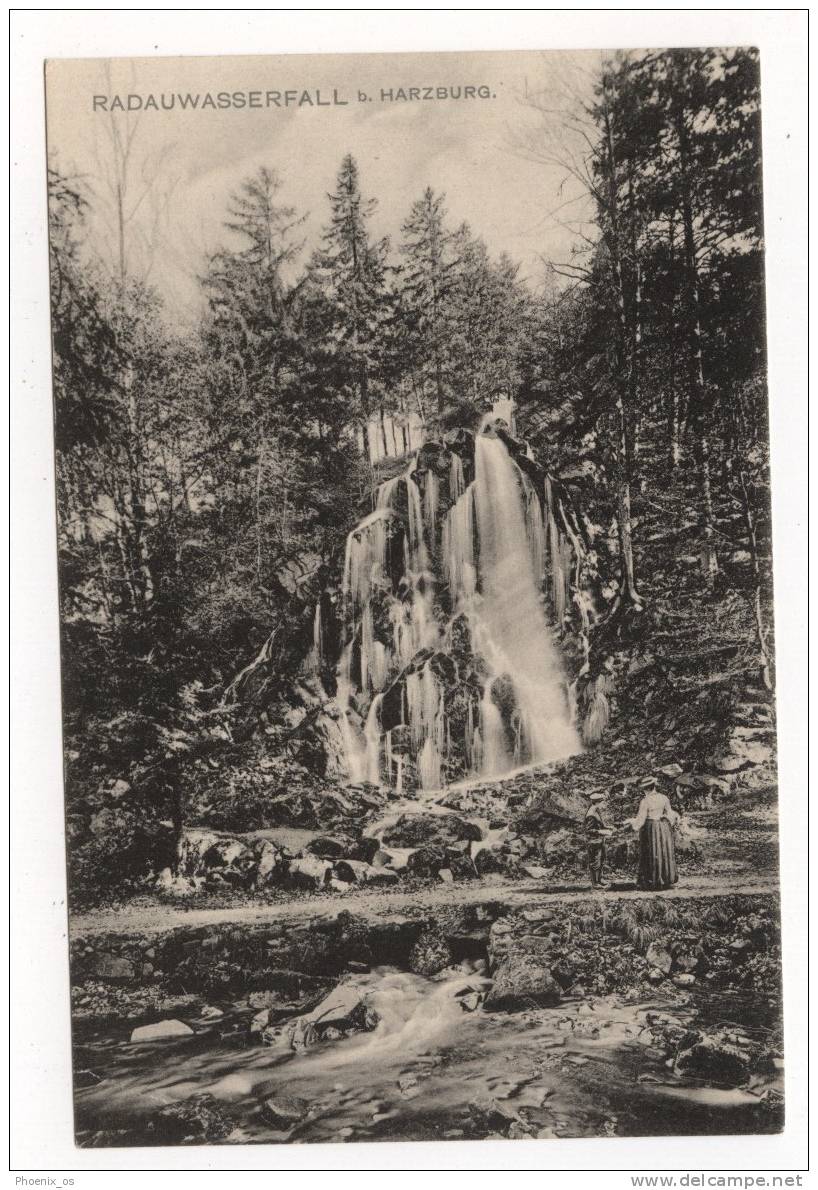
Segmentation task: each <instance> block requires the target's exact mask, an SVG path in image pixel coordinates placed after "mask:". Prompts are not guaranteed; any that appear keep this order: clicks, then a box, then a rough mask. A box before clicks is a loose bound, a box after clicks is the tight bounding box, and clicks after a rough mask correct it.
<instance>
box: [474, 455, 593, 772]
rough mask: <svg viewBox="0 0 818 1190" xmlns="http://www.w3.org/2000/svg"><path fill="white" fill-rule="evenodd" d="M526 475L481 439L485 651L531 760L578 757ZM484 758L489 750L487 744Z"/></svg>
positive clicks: (478, 487)
mask: <svg viewBox="0 0 818 1190" xmlns="http://www.w3.org/2000/svg"><path fill="white" fill-rule="evenodd" d="M523 492H524V488H523V485H522V482H521V473H520V469H519V467H517V465H516V463H515V462H514V460H513V459H512V458H511V455H510V454H509V452H508V450H507V448H506V446H505V445H504V444H503V442H501V441H500V439H499V438H496V437H494V436H493V435H489V434H478V436H477V440H476V443H475V487H474V502H475V512H476V523H477V535H478V539H479V542H480V558H479V578H480V593H481V596H482V599H481V603H480V609H479V619H480V633H479V635H480V644H481V648H482V651H483V654H484V656H485V658H486V661H487V663H488V665H489V668H490V670H491V672H492V673H494V674H495V675H497V676H500V675H504V676H506V677H507V678H508V679H509V680H510V682H511V686H512V688H513V690H514V695H515V698H516V703H517V710H518V712H519V714H520V717H521V720H522V725H523V732H524V735H525V738H526V742H527V745H528V751H529V757H530V759H531V760H532V761H534V762H538V763H544V762H546V761H551V760H558V759H560V758H562V757H565V756H571V755H573V753H575V752H578V751H579V748H580V746H579V739H578V737H577V734H576V731H575V730H574V728H573V726H572V724H571V721H570V715H569V711H568V705H567V697H566V688H565V679H564V676H563V674H562V671H561V668H560V664H559V659H558V657H557V653H556V650H555V648H554V645H553V643H552V641H551V636H550V633H549V630H548V625H547V623H546V620H545V614H544V611H543V607H542V603H541V601H540V597H539V588H540V584H539V581H538V579H539V576H538V575H535V572H534V568H533V565H532V549H531V543H530V541H529V536H528V532H527V526H526V515H525V503H524V498H523ZM483 747H484V753H485V752H486V751H487V748H486V741H485V739H484V741H483Z"/></svg>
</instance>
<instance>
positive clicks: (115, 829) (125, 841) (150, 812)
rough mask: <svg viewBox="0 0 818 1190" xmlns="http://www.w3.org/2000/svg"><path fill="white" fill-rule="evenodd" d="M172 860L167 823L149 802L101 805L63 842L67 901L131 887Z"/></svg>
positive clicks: (90, 899) (80, 900)
mask: <svg viewBox="0 0 818 1190" xmlns="http://www.w3.org/2000/svg"><path fill="white" fill-rule="evenodd" d="M172 859H173V828H172V826H171V824H170V822H168V821H167V820H166V819H161V818H160V816H159V812H158V811H157V810H156V809H154V808H153V807H151V806H148V805H144V804H139V805H135V806H127V807H126V806H117V807H105V808H103V809H101V810H98V811H97V813H95V814H94V815H93V817H92V818H91V819H90V821H89V822H88V823H87V826H86V828H85V829H84V830H83V829H82V828H81V827H80V825H79V824H76V826H75V830H74V838H73V839H72V840H71V842H70V843H69V853H68V876H69V891H70V897H71V903H72V904H73V905H79V904H88V903H93V902H96V901H99V900H101V899H104V898H105V897H106V896H110V895H112V894H114V893H122V892H127V891H132V890H133V889H134V888H136V887H137V886H138V885H139V884H141V883H142V882H143V881H144V879H145V876H146V875H147V873H149V872H150V871H151V870H153V871H154V872H158V871H159V870H160V869H161V868H163V867H167V866H168V864H169V863H170V862H171V860H172Z"/></svg>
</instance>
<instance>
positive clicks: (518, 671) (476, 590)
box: [337, 427, 580, 789]
mask: <svg viewBox="0 0 818 1190" xmlns="http://www.w3.org/2000/svg"><path fill="white" fill-rule="evenodd" d="M464 450H465V453H463V452H464ZM550 495H551V493H550V491H544V492H543V493H540V492H539V491H538V489H537V485H536V484H535V483H534V482H533V481H532V479H531V478H530V477H529V476H528V475H527V474H526V473H525V472H524V471H522V470H521V469H520V467H519V466H518V465H517V463H516V462H515V461H514V459H513V458H512V456H511V454H510V452H509V450H508V447H507V446H506V444H505V443H504V442H503V441H502V439H501V438H500V437H498V436H496V435H495V434H494V433H493V432H492V430H491V428H490V427H489V429H488V430H487V431H485V432H480V433H478V435H477V436H476V439H475V442H474V455H473V458H472V455H471V448H470V446H468V445H467V446H466V447H465V448H464V447H463V445H462V441H461V446H460V449H459V450H458V448H457V447H456V446H455V447H444V446H443V445H442V444H427V445H426V446H425V447H424V448H423V449H422V450H421V451H419V452H418V453H417V454H416V455H415V456H414V457H413V458H412V459H411V461H410V462H409V464H408V467H407V469H406V470H405V471H404V472H403V473H402V474H400V475H397V476H395V477H393V478H391V479H389V480H387V481H385V482H384V483H382V484H381V485H380V487H379V489H378V491H377V495H376V499H375V510H374V512H372V513H371V514H370V515H369V516H368V517H366V518H364V520H362V521H361V522H360V524H359V525H358V526H356V528H355V529H354V530H353V532H352V533H350V535H349V538H348V541H347V549H346V558H345V566H344V608H345V620H346V626H345V631H346V645H345V647H344V650H343V654H342V659H341V664H340V667H339V675H338V692H337V701H338V703H339V707H340V710H341V720H342V724H341V726H342V731H343V734H344V743H345V747H346V749H347V762H348V769H349V775H350V778H351V779H352V780H353V781H361V780H368V781H373V782H378V783H386V784H389V785H391V786H393V787H394V786H396V785H397V784H400V785H401V786H402V785H403V783H404V781H405V780H406V779H407V777H408V775H409V774H410V773H411V774H413V778H412V779H413V781H414V783H415V784H417V785H420V786H421V787H422V788H424V789H438V788H440V787H441V786H442V785H445V784H446V783H447V781H450V780H457V779H460V778H462V777H463V776H474V777H499V776H502V775H503V774H505V773H508V772H509V771H511V770H513V769H514V768H516V767H520V766H522V765H524V764H537V763H539V764H541V763H546V762H548V761H552V760H557V759H560V758H562V757H565V756H569V755H571V754H573V753H575V752H577V751H579V748H580V744H579V739H578V736H577V733H576V731H575V730H574V727H573V725H572V721H571V712H570V708H569V700H568V692H567V685H566V680H565V676H564V674H563V672H562V669H561V666H560V662H559V658H558V655H557V652H556V648H555V646H554V644H553V642H552V639H551V633H550V629H549V626H548V623H547V621H546V617H545V612H544V608H543V605H542V596H541V589H542V580H543V577H544V570H545V568H546V563H548V565H549V568H550V567H551V566H552V565H553V562H554V561H555V560H556V561H558V562H559V564H560V570H559V576H558V577H554V576H553V575H552V578H551V582H552V584H553V585H554V587H555V588H556V586H557V585H558V586H559V588H560V591H562V590H564V587H565V579H564V574H565V565H564V562H565V559H564V545H563V540H562V537H561V536H560V533H559V530H558V529H556V528H555V526H554V525H553V516H552V514H551V510H550ZM543 500H545V513H544V510H543ZM555 547H556V548H558V549H559V551H560V552H559V557H558V558H556V559H555ZM555 593H556V591H555ZM556 602H557V604H558V605H559V603H560V600H559V598H557V600H556ZM563 610H564V602H563ZM407 766H408V767H407Z"/></svg>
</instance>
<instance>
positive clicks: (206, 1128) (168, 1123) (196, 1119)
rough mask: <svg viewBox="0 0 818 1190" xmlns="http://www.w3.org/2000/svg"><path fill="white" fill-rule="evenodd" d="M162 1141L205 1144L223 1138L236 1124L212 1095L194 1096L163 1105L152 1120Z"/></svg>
mask: <svg viewBox="0 0 818 1190" xmlns="http://www.w3.org/2000/svg"><path fill="white" fill-rule="evenodd" d="M149 1127H150V1130H151V1132H152V1133H153V1134H154V1135H155V1137H156V1140H157V1142H158V1143H163V1144H177V1145H178V1144H202V1143H203V1142H207V1141H214V1140H223V1139H224V1138H225V1137H226V1136H228V1135H229V1133H230V1132H232V1130H233V1125H232V1123H231V1122H230V1120H229V1119H228V1117H227V1116H226V1115H225V1114H224V1112H223V1110H222V1108H221V1107H220V1105H219V1104H218V1103H217V1101H216V1100H215V1099H214V1098H213V1096H212V1095H193V1096H191V1098H190V1099H185V1100H183V1102H181V1103H174V1104H171V1105H170V1106H169V1107H163V1108H162V1110H161V1111H159V1112H157V1113H156V1114H155V1116H154V1117H153V1119H152V1120H151V1123H150V1126H149Z"/></svg>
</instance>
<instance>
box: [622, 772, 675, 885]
mask: <svg viewBox="0 0 818 1190" xmlns="http://www.w3.org/2000/svg"><path fill="white" fill-rule="evenodd" d="M641 787H642V789H644V791H645V792H644V795H643V797H642V801H641V802H640V803H639V809H638V810H637V812H636V816H635V817H634V818H631V819H630V825H631V826H632V827H633V829H634V830H635V831H638V832H639V874H638V876H637V879H636V884H637V887H638V888H645V889H658V888H671V887H672V886H673V885H674V884H675V883H676V882H677V880H678V879H679V874H678V872H677V870H676V848H675V845H674V842H673V827H674V824H675V823H676V822H677V821H678V818H679V815H678V814H677V813H676V811H675V810H674V809H673V807H672V806H671V804H670V800H669V798H668V797H667V795H666V794H664V793H661V792H660V790H659V788H658V783H657V781H656V778H655V777H646V778H645V780H644V781H643V782H642V783H641Z"/></svg>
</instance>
